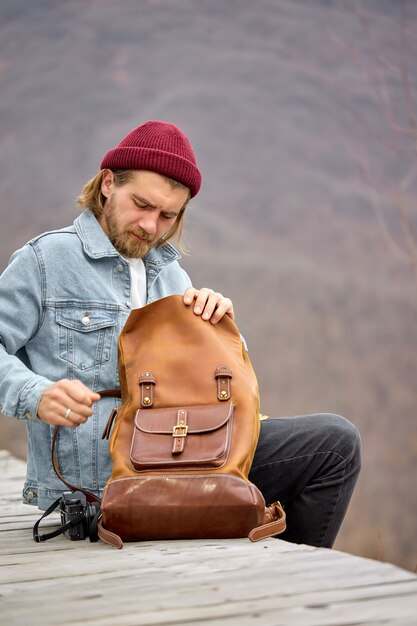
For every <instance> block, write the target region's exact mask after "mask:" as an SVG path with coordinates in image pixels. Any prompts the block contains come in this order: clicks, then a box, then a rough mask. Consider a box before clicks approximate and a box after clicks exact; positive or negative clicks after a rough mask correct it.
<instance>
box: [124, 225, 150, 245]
mask: <svg viewBox="0 0 417 626" xmlns="http://www.w3.org/2000/svg"><path fill="white" fill-rule="evenodd" d="M126 232H127V233H132V234H133V235H136V236H137V237H140V238H141V239H145V240H146V241H148V242H149V243H151V242H152V241H154V240H155V237H153V236H152V235H150V234H149V233H147V232H146V231H145V230H142V229H139V230H136V229H135V228H128V229H127V230H126Z"/></svg>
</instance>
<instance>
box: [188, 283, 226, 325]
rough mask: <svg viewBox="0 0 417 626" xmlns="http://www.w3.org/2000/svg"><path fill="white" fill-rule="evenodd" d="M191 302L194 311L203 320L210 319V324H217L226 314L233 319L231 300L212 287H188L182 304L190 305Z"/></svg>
mask: <svg viewBox="0 0 417 626" xmlns="http://www.w3.org/2000/svg"><path fill="white" fill-rule="evenodd" d="M192 303H194V306H193V311H194V313H195V314H196V315H201V317H202V319H203V320H205V321H208V320H210V322H211V323H212V324H217V322H219V321H220V320H221V319H222V317H223V316H224V315H226V314H227V315H229V317H231V318H232V320H234V319H235V314H234V310H233V304H232V301H231V300H230V299H229V298H225V297H224V296H223V295H222V294H221V293H216V292H215V291H213V290H212V289H208V288H206V287H204V288H202V289H195V288H194V287H190V288H188V289H187V290H186V291H185V293H184V304H186V305H190V304H192Z"/></svg>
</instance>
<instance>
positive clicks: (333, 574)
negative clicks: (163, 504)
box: [0, 452, 417, 626]
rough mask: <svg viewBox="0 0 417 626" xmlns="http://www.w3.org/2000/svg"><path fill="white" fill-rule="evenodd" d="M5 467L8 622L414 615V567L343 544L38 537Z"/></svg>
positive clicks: (322, 620)
mask: <svg viewBox="0 0 417 626" xmlns="http://www.w3.org/2000/svg"><path fill="white" fill-rule="evenodd" d="M2 468H5V471H4V473H3V475H4V477H5V478H4V482H3V484H2V485H0V490H1V492H0V504H1V506H0V620H1V623H5V624H6V623H7V624H9V623H10V624H11V623H13V625H17V626H19V625H20V624H21V625H24V626H26V625H27V624H29V623H30V624H31V625H33V626H37V625H38V624H39V625H41V624H42V625H46V626H48V625H49V624H51V625H52V624H54V625H60V624H78V623H83V624H94V625H96V626H106V625H111V626H114V625H117V626H129V625H135V626H141V625H148V626H150V625H155V626H170V625H180V624H181V625H182V624H192V625H193V626H203V625H204V626H207V625H208V624H222V625H223V624H224V625H226V626H227V625H230V626H245V624H248V626H251V625H252V624H258V625H259V624H262V625H264V624H268V625H273V626H279V625H280V624H283V625H285V626H288V625H289V624H291V626H304V625H308V626H315V625H316V624H317V626H327V625H330V624H331V625H332V626H339V625H340V626H342V625H343V626H348V625H353V624H364V625H365V624H372V625H373V626H378V625H380V626H382V625H384V626H387V625H388V626H405V625H406V624H407V626H411V624H416V621H417V620H416V617H415V616H416V615H417V576H415V575H414V574H413V573H411V572H407V571H406V570H402V569H400V568H398V567H395V566H393V565H390V564H386V563H378V562H376V561H372V560H369V559H363V558H360V557H354V556H352V555H348V554H344V553H342V552H338V551H332V550H326V549H318V548H313V547H311V546H304V545H295V544H290V543H286V542H284V541H281V540H279V539H278V540H276V539H269V540H266V541H264V542H260V543H256V544H252V543H250V542H249V541H248V540H246V539H233V540H207V541H202V540H200V541H165V542H143V543H131V544H126V546H125V548H124V549H123V550H121V551H119V550H115V549H113V548H110V547H109V546H106V545H104V544H101V543H99V544H91V543H90V542H89V541H77V542H72V541H69V540H68V539H67V538H66V537H58V538H56V539H53V540H51V541H48V542H45V543H41V544H35V543H34V542H33V540H32V526H33V523H34V522H35V520H36V519H37V518H38V517H39V515H40V513H39V512H38V510H37V509H35V508H32V507H29V506H26V505H23V504H22V503H21V502H20V497H19V496H18V492H19V491H20V488H21V481H22V478H23V476H24V471H25V467H24V463H22V462H21V461H17V462H16V460H14V459H13V458H10V456H9V455H3V454H2V453H1V452H0V471H2ZM19 481H20V482H19ZM13 489H14V491H13ZM9 494H10V497H9ZM58 519H59V518H58V517H57V516H55V521H53V522H52V523H50V522H48V526H50V525H54V524H55V523H56V522H57V520H58ZM45 527H46V526H45Z"/></svg>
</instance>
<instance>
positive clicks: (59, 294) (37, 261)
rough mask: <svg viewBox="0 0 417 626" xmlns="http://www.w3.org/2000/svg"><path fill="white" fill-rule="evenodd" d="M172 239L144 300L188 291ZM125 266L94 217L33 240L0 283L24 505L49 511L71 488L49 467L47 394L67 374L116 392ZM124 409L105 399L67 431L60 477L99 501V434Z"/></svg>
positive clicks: (2, 353) (153, 268) (156, 259)
mask: <svg viewBox="0 0 417 626" xmlns="http://www.w3.org/2000/svg"><path fill="white" fill-rule="evenodd" d="M179 258H180V255H179V254H178V252H177V251H176V250H175V248H173V247H172V245H170V244H169V243H166V244H164V245H163V246H162V247H161V248H159V249H152V250H151V251H150V252H149V253H148V255H147V256H146V257H145V258H144V262H145V268H146V277H147V302H148V303H150V302H152V301H154V300H157V299H159V298H162V297H164V296H168V295H172V294H182V293H184V291H185V289H186V288H187V287H189V286H190V285H191V282H190V279H189V277H188V275H187V274H186V273H185V271H184V270H183V269H181V267H180V266H179V264H178V259H179ZM129 298H130V270H129V264H128V263H127V262H126V260H125V259H124V258H123V257H121V256H120V255H119V253H118V252H117V250H115V248H114V247H113V246H112V244H111V243H110V241H109V239H108V238H107V236H106V235H105V233H104V231H103V230H102V228H101V226H100V225H99V223H98V222H97V220H96V218H95V217H94V215H93V214H92V213H91V212H90V211H86V212H84V213H82V214H81V215H80V216H79V217H78V218H77V219H76V220H75V222H74V224H73V225H72V226H70V227H68V228H64V229H62V230H57V231H52V232H48V233H45V234H43V235H40V236H39V237H36V238H35V239H32V241H30V242H29V243H28V244H26V245H25V246H24V247H23V248H21V249H20V250H18V251H17V252H15V253H14V255H13V256H12V258H11V260H10V263H9V265H8V267H7V268H6V269H5V271H4V272H3V274H2V276H1V277H0V410H1V411H2V413H4V414H5V415H9V416H12V417H16V418H19V419H25V420H26V425H27V430H28V460H27V476H26V482H25V485H24V489H23V500H24V502H27V503H28V504H37V505H38V506H39V507H40V508H47V507H48V506H49V505H50V504H51V503H52V502H53V501H54V500H56V499H57V498H58V497H60V495H61V493H62V491H63V490H64V489H65V487H64V485H63V483H62V482H61V481H60V480H59V479H58V477H57V476H56V474H55V472H54V470H53V468H52V464H51V458H50V457H51V441H52V435H53V430H54V427H53V426H50V425H48V424H45V423H43V422H42V421H41V420H39V419H38V418H37V407H38V404H39V400H40V397H41V394H42V393H43V391H44V390H45V389H46V387H48V386H49V385H51V384H52V383H53V382H54V381H57V380H59V379H61V378H68V379H78V380H81V381H82V382H83V383H84V384H85V385H87V386H88V387H90V388H91V389H92V390H93V391H98V390H100V389H109V388H115V387H119V381H118V373H117V341H118V336H119V333H120V331H121V329H122V327H123V325H124V323H125V321H126V319H127V317H128V315H129V313H130V310H131V304H130V301H129ZM118 403H119V400H116V399H114V398H103V399H102V400H100V401H99V402H97V403H96V404H95V405H94V415H93V416H92V417H90V418H89V419H88V421H87V422H86V423H85V424H82V425H81V426H79V427H78V428H63V429H61V432H60V436H59V443H58V462H59V466H60V469H61V471H62V473H63V475H64V477H65V478H66V479H67V480H68V481H69V482H71V483H72V484H75V485H77V486H81V487H84V488H86V489H89V490H91V491H94V492H95V493H97V494H99V495H101V493H102V490H103V488H104V485H105V483H106V480H107V478H108V476H109V475H110V472H111V460H110V456H109V452H108V444H107V441H104V442H103V441H102V439H101V434H102V431H103V429H104V426H105V424H106V421H107V419H108V416H109V414H110V412H111V410H112V408H114V406H116V405H117V404H118Z"/></svg>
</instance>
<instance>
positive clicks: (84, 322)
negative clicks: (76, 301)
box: [81, 315, 91, 326]
mask: <svg viewBox="0 0 417 626" xmlns="http://www.w3.org/2000/svg"><path fill="white" fill-rule="evenodd" d="M81 324H82V325H83V326H90V324H91V320H90V318H89V317H88V315H84V317H83V319H82V320H81Z"/></svg>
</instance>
